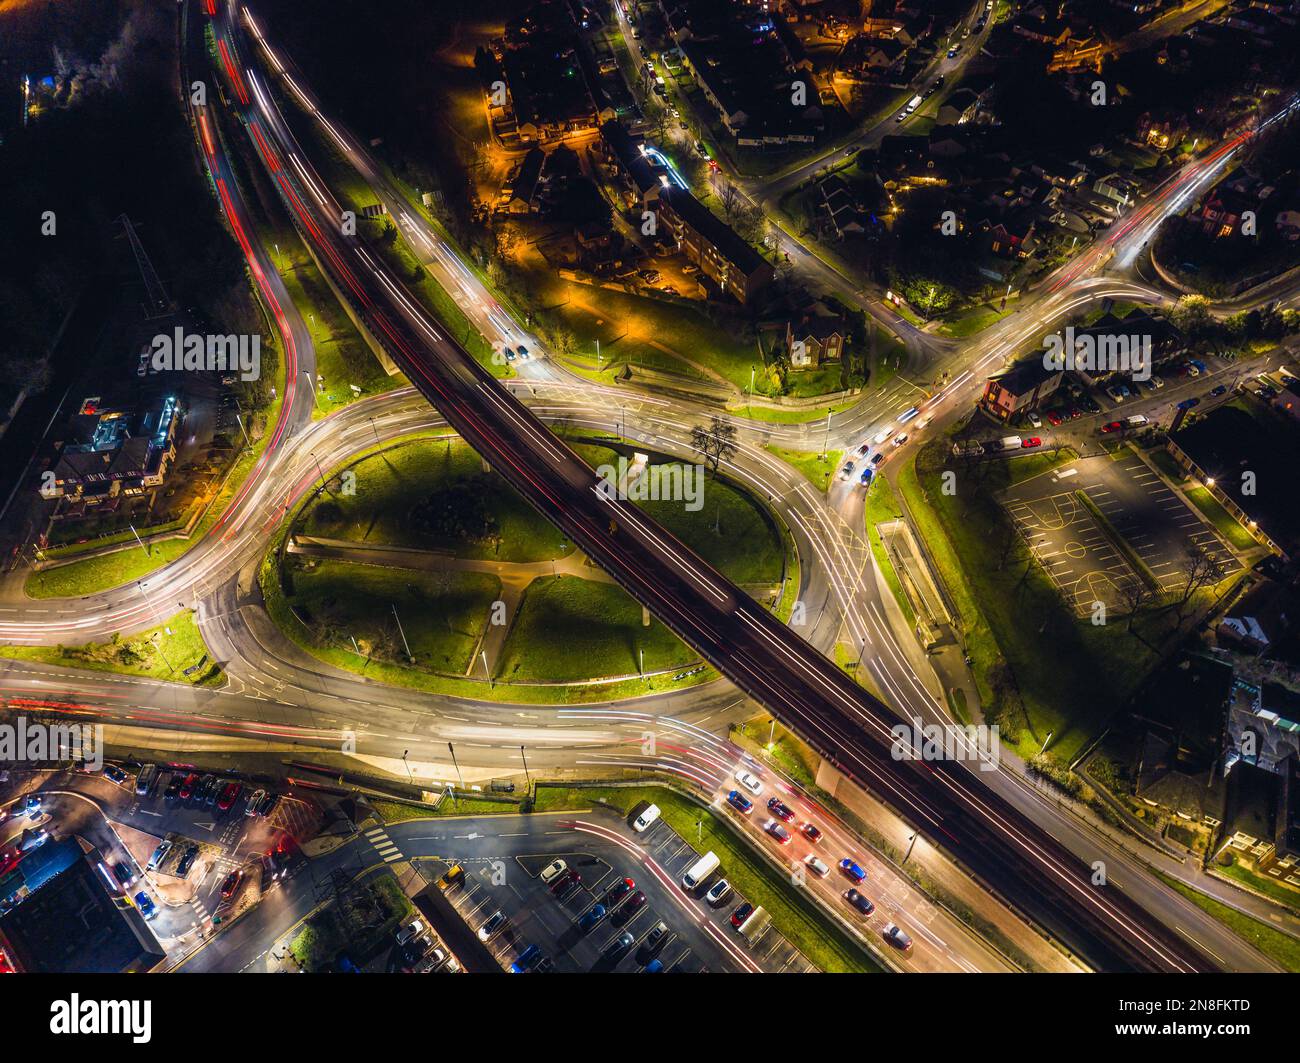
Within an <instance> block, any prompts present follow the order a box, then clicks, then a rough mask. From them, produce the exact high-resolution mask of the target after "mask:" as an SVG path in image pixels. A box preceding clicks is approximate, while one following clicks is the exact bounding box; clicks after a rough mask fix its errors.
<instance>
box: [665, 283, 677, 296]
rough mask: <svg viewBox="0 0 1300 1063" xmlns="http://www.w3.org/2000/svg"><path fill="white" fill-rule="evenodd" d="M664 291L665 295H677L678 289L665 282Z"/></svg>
mask: <svg viewBox="0 0 1300 1063" xmlns="http://www.w3.org/2000/svg"><path fill="white" fill-rule="evenodd" d="M663 293H664V295H676V294H677V289H676V288H674V287H673V286H672V285H671V284H665V285H664V287H663Z"/></svg>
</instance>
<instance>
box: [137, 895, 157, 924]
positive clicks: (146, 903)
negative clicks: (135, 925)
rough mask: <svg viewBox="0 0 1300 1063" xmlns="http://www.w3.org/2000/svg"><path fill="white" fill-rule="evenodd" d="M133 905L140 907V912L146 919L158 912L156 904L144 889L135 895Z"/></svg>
mask: <svg viewBox="0 0 1300 1063" xmlns="http://www.w3.org/2000/svg"><path fill="white" fill-rule="evenodd" d="M135 906H136V907H137V908H139V909H140V914H141V915H143V916H144V917H145V918H146V919H152V918H153V917H154V916H155V915H157V914H158V906H157V905H156V904H154V902H153V900H152V898H150V896H149V894H147V893H145V891H144V890H141V891H140V892H139V893H137V894H136V895H135Z"/></svg>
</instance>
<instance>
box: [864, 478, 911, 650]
mask: <svg viewBox="0 0 1300 1063" xmlns="http://www.w3.org/2000/svg"><path fill="white" fill-rule="evenodd" d="M865 512H866V525H867V539H868V540H869V541H870V542H871V553H872V555H873V556H874V557H875V559H876V564H877V565H879V566H880V571H881V572H882V573H884V576H885V583H887V584H888V585H889V589H890V591H891V592H892V593H893V595H894V600H895V601H896V602H898V607H899V608H900V609H901V610H903V616H905V617H906V618H907V623H908V626H909V627H912V628H915V627H916V610H915V609H913V608H912V603H911V601H910V600H909V599H908V597H907V594H906V592H905V591H904V590H903V581H902V580H901V579H899V577H898V570H897V569H895V568H894V561H893V559H892V558H891V557H890V556H889V553H888V552H887V551H886V550H885V544H884V541H883V540H882V539H881V538H880V532H879V531H878V530H877V529H876V525H877V524H880V523H882V522H884V521H890V520H898V519H899V518H900V517H901V516H902V515H903V509H902V507H901V506H900V505H899V504H898V499H897V498H896V497H895V496H894V489H893V488H892V487H890V486H889V481H888V480H886V479H885V478H884V477H883V476H878V477H876V479H875V481H873V482H872V484H871V486H870V488H868V490H867V504H866V507H865Z"/></svg>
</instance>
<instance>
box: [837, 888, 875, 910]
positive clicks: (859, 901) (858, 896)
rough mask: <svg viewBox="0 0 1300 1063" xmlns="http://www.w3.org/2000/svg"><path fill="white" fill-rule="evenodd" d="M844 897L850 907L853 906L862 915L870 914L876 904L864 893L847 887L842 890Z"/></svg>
mask: <svg viewBox="0 0 1300 1063" xmlns="http://www.w3.org/2000/svg"><path fill="white" fill-rule="evenodd" d="M844 899H845V900H846V901H848V903H849V907H850V908H855V909H857V910H858V911H859V912H861V913H862V914H863V915H870V914H871V913H872V912H874V911H875V910H876V906H875V905H874V904H872V903H871V900H870V899H869V898H868V897H867V895H866V894H865V893H859V892H858V891H857V890H853V889H849V890H845V891H844Z"/></svg>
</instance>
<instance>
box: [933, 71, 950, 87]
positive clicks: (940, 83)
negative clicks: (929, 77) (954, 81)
mask: <svg viewBox="0 0 1300 1063" xmlns="http://www.w3.org/2000/svg"><path fill="white" fill-rule="evenodd" d="M947 77H948V75H947V74H940V75H939V76H938V77H937V78H935V79H934V87H935V88H936V89H941V88H943V83H944V81H946V80H947Z"/></svg>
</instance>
